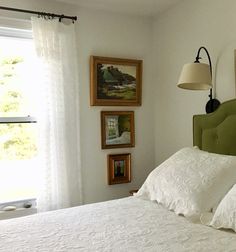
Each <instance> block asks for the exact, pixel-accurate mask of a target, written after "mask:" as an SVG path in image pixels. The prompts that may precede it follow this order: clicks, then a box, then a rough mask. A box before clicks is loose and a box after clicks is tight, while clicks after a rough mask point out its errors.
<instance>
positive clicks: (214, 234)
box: [0, 197, 236, 252]
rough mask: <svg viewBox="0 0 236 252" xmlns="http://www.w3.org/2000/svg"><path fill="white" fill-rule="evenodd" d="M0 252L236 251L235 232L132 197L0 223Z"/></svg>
mask: <svg viewBox="0 0 236 252" xmlns="http://www.w3.org/2000/svg"><path fill="white" fill-rule="evenodd" d="M0 251H4V252H8V251H17V252H18V251H19V252H20V251H24V252H27V251H30V252H35V251H56V252H61V251H63V252H69V251H93V252H95V251H102V252H104V251H127V252H132V251H135V252H137V251H155V252H159V251H170V252H178V251H181V252H182V251H201V252H203V251H207V252H210V251H214V252H215V251H222V252H223V251H224V252H228V251H236V234H235V233H231V232H225V231H219V230H214V229H213V228H210V227H207V226H203V225H200V224H193V223H190V222H188V220H186V219H185V218H184V217H180V216H176V215H175V214H174V213H173V212H170V211H168V210H166V209H164V208H163V207H162V206H160V205H158V204H156V203H154V202H150V201H145V200H142V199H137V198H135V197H129V198H124V199H120V200H114V201H108V202H103V203H97V204H91V205H85V206H81V207H75V208H70V209H63V210H58V211H53V212H48V213H43V214H38V215H33V216H27V217H22V218H18V219H11V220H4V221H0Z"/></svg>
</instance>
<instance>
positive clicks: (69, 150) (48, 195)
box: [31, 17, 82, 211]
mask: <svg viewBox="0 0 236 252" xmlns="http://www.w3.org/2000/svg"><path fill="white" fill-rule="evenodd" d="M31 22H32V29H33V40H34V44H35V48H36V52H37V55H38V57H39V59H40V61H41V63H42V71H39V72H38V74H39V75H41V77H40V78H41V79H42V83H41V84H40V87H37V88H38V91H39V92H38V99H39V102H40V107H39V111H38V118H37V120H38V124H39V164H40V165H39V167H40V168H39V174H40V175H39V180H40V186H39V193H38V197H37V207H38V210H39V211H48V210H54V209H59V208H65V207H71V206H75V205H79V204H81V202H82V193H81V190H82V189H81V188H82V186H81V168H80V167H81V165H80V145H79V143H80V139H79V132H80V129H79V106H78V101H79V95H78V64H77V50H76V48H77V45H76V33H75V25H74V24H72V23H71V24H70V25H65V24H63V23H62V22H59V21H58V19H53V20H45V19H43V18H36V17H32V19H31ZM36 78H37V77H36Z"/></svg>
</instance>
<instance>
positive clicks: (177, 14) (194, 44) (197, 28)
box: [153, 0, 236, 164]
mask: <svg viewBox="0 0 236 252" xmlns="http://www.w3.org/2000/svg"><path fill="white" fill-rule="evenodd" d="M235 9H236V1H235V0H224V1H222V0H207V1H206V0H198V1H195V0H185V1H183V2H180V3H179V4H178V5H176V6H175V7H174V8H172V9H170V10H168V11H167V12H166V13H163V14H162V15H161V16H160V17H159V18H156V19H155V21H154V27H153V29H154V40H153V41H154V46H155V48H154V59H155V62H156V64H155V67H156V69H155V70H154V74H155V76H154V78H155V80H156V81H155V82H156V86H157V88H156V99H155V120H156V122H155V133H154V135H155V159H156V161H155V162H156V164H158V163H160V162H161V161H163V160H164V159H165V158H167V157H168V156H170V155H171V154H172V153H173V152H175V151H177V150H178V149H179V148H181V147H183V146H191V145H192V116H193V115H194V114H199V113H205V110H204V107H205V104H206V101H207V100H208V97H207V96H208V92H207V91H187V90H183V89H179V88H177V86H176V83H177V81H178V78H179V74H180V71H181V68H182V66H183V64H185V63H188V62H193V61H194V59H195V57H196V53H197V50H198V48H199V47H200V46H206V48H207V49H208V50H209V53H210V55H211V58H212V62H213V68H214V69H213V71H215V68H216V70H217V75H216V85H217V88H216V92H217V98H219V99H220V100H221V101H225V100H228V99H232V98H234V97H235V80H234V58H233V57H234V48H236V33H235V32H234V29H235V27H236V15H235ZM202 57H203V58H206V56H205V55H204V52H202ZM216 62H218V65H217V67H215V64H216Z"/></svg>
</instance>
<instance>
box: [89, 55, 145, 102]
mask: <svg viewBox="0 0 236 252" xmlns="http://www.w3.org/2000/svg"><path fill="white" fill-rule="evenodd" d="M141 97H142V60H132V59H119V58H108V57H99V56H91V58H90V105H92V106H140V105H141Z"/></svg>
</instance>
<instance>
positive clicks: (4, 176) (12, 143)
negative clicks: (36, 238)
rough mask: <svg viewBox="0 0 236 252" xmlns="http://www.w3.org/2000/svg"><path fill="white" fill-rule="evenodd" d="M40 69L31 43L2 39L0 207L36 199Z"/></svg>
mask: <svg viewBox="0 0 236 252" xmlns="http://www.w3.org/2000/svg"><path fill="white" fill-rule="evenodd" d="M37 68H38V62H37V58H36V55H35V52H34V47H33V41H32V39H22V38H13V37H6V36H5V37H3V36H0V203H3V202H10V201H17V200H23V199H30V198H35V197H36V190H37V152H38V150H37V123H36V122H35V121H34V122H31V117H30V116H35V115H36V108H37V97H36V93H37V83H38V82H36V80H35V78H36V77H35V76H36V73H37V70H38V69H37ZM37 81H38V80H37ZM19 117H20V118H26V120H24V121H26V122H25V123H20V122H21V120H19V121H18V118H19ZM6 118H8V119H7V120H8V121H7V123H6V122H5V121H4V119H6ZM27 118H28V119H29V120H28V119H27Z"/></svg>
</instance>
